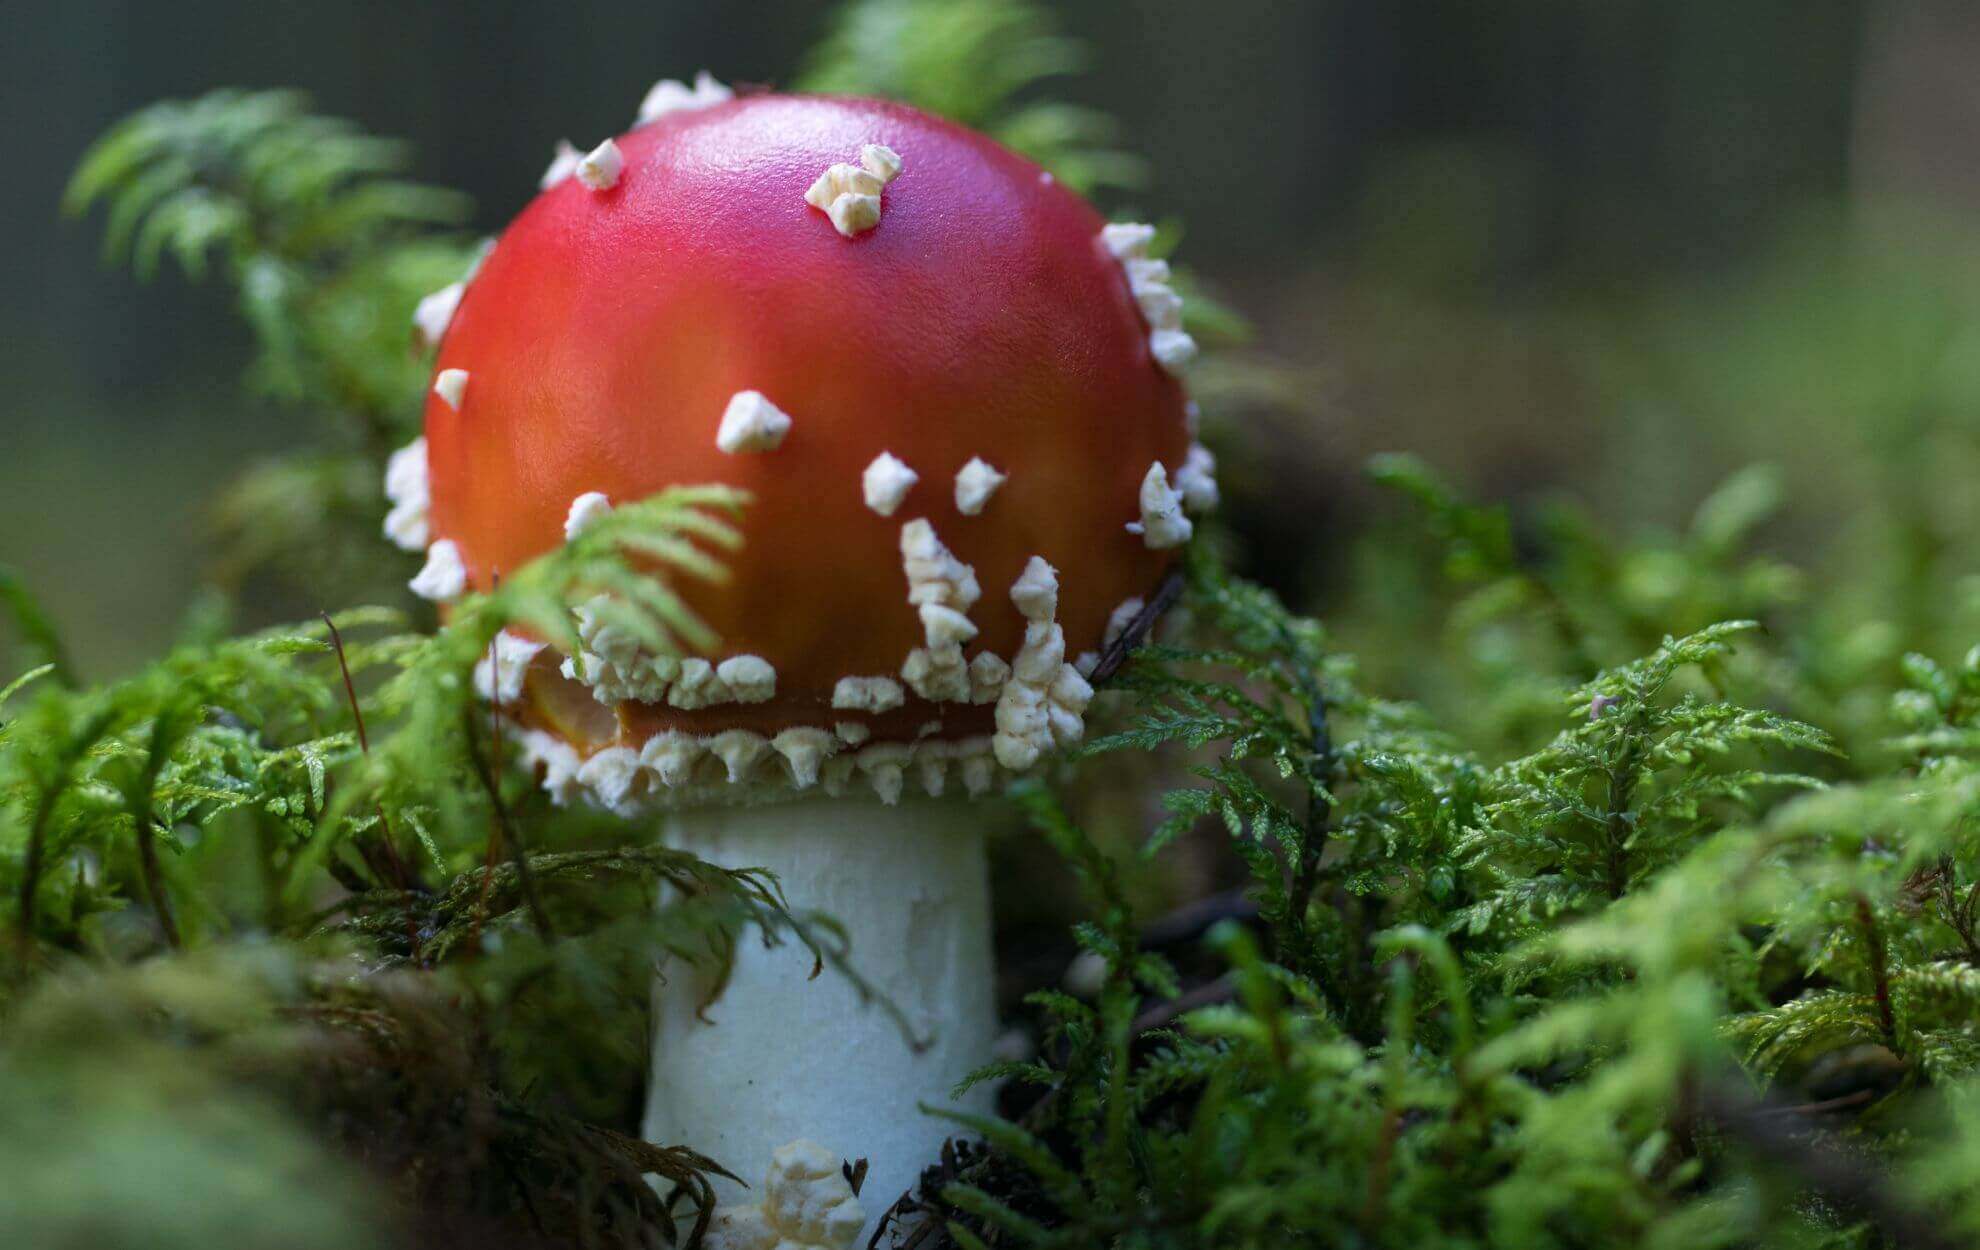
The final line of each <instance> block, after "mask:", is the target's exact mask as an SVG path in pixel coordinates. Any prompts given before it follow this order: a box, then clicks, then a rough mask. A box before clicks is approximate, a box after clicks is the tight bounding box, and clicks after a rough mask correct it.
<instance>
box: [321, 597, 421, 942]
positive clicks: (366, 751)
mask: <svg viewBox="0 0 1980 1250" xmlns="http://www.w3.org/2000/svg"><path fill="white" fill-rule="evenodd" d="M319 615H320V616H322V617H323V624H324V625H325V626H326V627H328V629H329V630H330V646H331V648H332V650H334V651H335V652H336V653H337V669H338V671H339V672H341V673H342V674H343V675H344V697H345V698H347V699H349V700H350V705H351V719H352V720H353V721H354V722H355V723H356V724H357V736H358V753H359V754H361V755H366V756H368V755H370V754H371V737H370V735H369V734H368V733H366V731H365V727H364V708H363V706H362V705H360V704H359V703H358V696H357V683H356V682H354V681H352V680H351V664H350V660H349V658H348V657H346V656H345V654H344V635H343V634H342V632H340V631H339V630H338V628H337V622H335V621H333V620H331V619H330V614H329V613H328V612H323V613H319ZM376 807H377V811H378V831H379V836H378V838H377V839H376V842H378V843H379V844H381V845H383V847H384V849H385V862H386V866H387V868H388V869H389V870H390V880H391V882H392V884H393V886H394V887H395V888H397V889H398V890H399V892H400V893H401V894H410V893H411V892H412V890H413V889H414V887H415V886H417V884H418V882H417V881H416V880H414V878H413V876H412V874H411V873H409V872H408V871H407V870H406V865H405V861H404V860H402V859H400V858H399V849H398V846H397V845H396V843H395V840H394V839H393V837H392V822H391V820H390V819H389V818H387V817H386V815H385V803H384V800H382V799H381V800H379V802H378V803H377V805H376ZM372 842H373V839H369V838H361V839H360V840H359V843H358V853H359V854H360V855H362V856H364V859H365V862H366V864H367V866H370V867H371V869H372V872H373V873H374V874H375V875H381V876H382V875H383V874H379V873H378V869H377V866H376V865H372V864H371V857H370V855H369V854H368V853H367V851H368V848H369V846H370V844H371V843H372ZM419 948H420V940H419V925H418V924H417V923H416V922H415V921H414V920H413V910H412V908H411V907H407V908H406V954H407V957H408V958H410V959H412V960H413V961H414V962H415V963H417V962H418V961H419Z"/></svg>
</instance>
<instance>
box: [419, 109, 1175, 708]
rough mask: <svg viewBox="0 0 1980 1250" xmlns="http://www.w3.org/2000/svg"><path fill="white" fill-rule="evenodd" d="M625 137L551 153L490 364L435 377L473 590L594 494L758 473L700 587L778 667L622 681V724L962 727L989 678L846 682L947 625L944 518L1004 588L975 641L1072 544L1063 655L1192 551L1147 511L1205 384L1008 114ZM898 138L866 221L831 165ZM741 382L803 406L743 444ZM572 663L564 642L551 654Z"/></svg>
mask: <svg viewBox="0 0 1980 1250" xmlns="http://www.w3.org/2000/svg"><path fill="white" fill-rule="evenodd" d="M615 142H616V145H617V149H618V152H619V154H620V156H621V157H622V160H623V167H622V169H621V170H620V171H619V173H618V176H617V179H616V182H615V183H613V185H610V186H609V187H606V188H605V189H596V188H595V187H594V185H593V182H596V181H600V180H596V179H594V180H592V181H591V182H587V181H585V180H582V179H580V178H577V177H572V178H567V179H565V180H564V181H562V182H560V183H557V184H556V185H554V186H552V187H550V189H548V190H547V191H545V192H544V193H543V194H542V195H540V196H538V197H537V199H536V200H535V201H534V202H532V203H531V204H530V205H529V206H528V207H527V208H526V209H524V211H523V212H522V214H521V215H520V216H519V217H518V218H517V219H516V220H515V221H514V222H513V223H512V224H511V225H510V226H509V228H508V230H507V231H506V232H505V233H503V235H502V236H501V238H500V239H499V241H498V242H497V244H496V246H495V247H494V249H493V250H492V252H490V253H489V254H488V255H487V257H486V259H485V260H484V261H483V262H482V264H481V266H480V269H479V271H478V273H477V275H476V276H475V277H474V279H473V281H472V283H471V284H470V285H469V286H468V287H467V290H466V292H465V294H464V296H463V297H462V298H461V299H460V303H459V306H458V309H457V311H455V313H454V315H453V319H452V322H451V324H450V325H449V326H448V328H447V330H446V333H445V337H444V339H443V341H442V344H441V349H440V353H439V359H438V362H437V364H436V370H437V371H438V373H437V376H439V377H442V378H446V377H449V376H454V377H455V378H456V381H458V375H450V374H449V373H448V371H452V370H460V371H465V372H466V374H467V376H468V381H467V384H466V385H465V387H464V388H462V387H458V386H456V387H454V388H453V391H452V394H451V395H450V396H445V395H442V394H440V393H438V390H436V392H435V393H433V394H429V396H428V399H427V406H426V437H427V457H428V466H429V478H430V491H431V529H432V534H433V536H434V538H436V539H445V540H448V541H451V542H452V543H453V544H454V545H455V547H456V548H457V549H458V552H459V554H460V556H461V559H462V563H464V565H465V567H466V573H467V580H468V584H469V585H470V586H472V587H474V588H476V589H482V590H485V589H487V588H488V587H489V586H490V584H491V580H492V579H493V578H494V577H495V576H497V575H498V574H500V573H501V572H502V571H504V570H509V569H514V568H516V567H518V566H520V565H522V564H523V563H525V562H526V561H528V560H529V559H531V558H532V557H534V556H537V555H540V554H542V553H543V552H545V551H547V550H549V549H552V548H554V547H556V546H557V545H558V544H560V543H561V542H563V541H564V525H565V520H566V516H567V513H568V512H569V510H570V508H571V504H572V501H573V500H574V499H575V498H576V497H578V496H580V495H584V494H587V493H589V492H602V493H603V494H604V495H605V496H606V497H607V498H608V499H610V500H612V501H614V502H626V501H631V500H635V499H640V498H644V497H646V496H649V495H652V494H654V493H655V492H657V491H660V490H662V489H664V488H666V487H668V486H673V485H682V484H696V483H707V482H719V483H727V484H730V485H734V486H738V487H742V488H744V489H745V490H747V491H748V492H749V493H750V495H751V496H752V502H751V504H750V505H749V507H748V508H747V509H746V511H745V513H744V516H743V518H742V521H741V530H742V533H743V539H744V542H743V546H742V548H741V549H740V550H739V551H737V552H735V553H733V554H731V555H729V556H728V557H727V559H728V563H729V567H730V570H731V574H732V576H731V577H730V579H729V580H727V581H726V582H724V583H721V584H719V585H718V584H707V583H699V582H693V581H687V582H683V583H682V584H680V585H678V586H677V587H676V589H678V590H679V591H680V592H681V593H682V595H683V596H684V597H685V598H686V599H687V601H688V602H689V603H690V604H691V605H692V606H693V607H694V608H695V609H696V610H697V611H698V612H699V613H700V614H701V616H702V617H703V618H704V619H705V620H706V621H707V622H708V623H709V624H710V625H711V626H712V627H713V628H714V629H715V630H716V631H717V632H718V633H719V634H720V635H721V638H722V643H721V649H720V656H736V655H753V656H759V657H761V658H763V659H764V660H766V661H768V662H769V663H770V664H771V665H772V666H773V667H774V668H775V670H776V693H775V695H774V697H773V698H771V699H770V700H769V701H766V702H758V703H749V704H741V703H727V704H723V705H720V706H715V707H705V708H699V709H694V710H685V709H680V708H676V707H671V706H665V705H649V706H644V707H623V708H621V709H620V710H619V718H618V724H617V726H616V728H609V729H608V732H607V735H606V736H610V737H613V738H615V739H616V740H617V741H619V742H620V743H621V744H629V745H633V746H637V745H638V744H639V742H640V741H641V740H643V738H644V737H645V736H647V735H649V734H651V733H653V732H656V731H658V730H662V729H681V730H684V731H687V732H690V733H695V734H709V733H715V732H719V731H722V730H727V729H733V728H744V729H751V730H755V731H757V732H761V733H764V734H772V733H775V732H777V731H778V730H780V729H786V728H791V727H797V726H822V727H826V728H829V727H830V726H831V725H832V724H833V723H835V722H838V721H844V720H848V719H864V720H866V721H867V722H868V723H869V725H870V726H872V727H873V728H874V729H876V730H877V731H878V733H877V737H879V738H883V739H884V738H887V737H890V736H891V737H895V738H901V739H908V738H913V737H914V736H915V732H916V730H917V729H918V728H919V727H921V726H923V725H924V724H925V723H926V722H929V721H931V720H937V719H939V720H941V721H942V722H943V728H942V730H941V731H940V732H941V735H942V736H943V737H950V738H953V737H957V736H962V735H966V734H979V735H980V734H987V733H989V732H991V730H990V720H991V709H990V708H989V707H987V706H984V705H980V704H975V705H972V704H967V703H948V702H944V703H934V704H931V703H929V702H927V701H924V700H920V699H918V698H917V697H916V696H914V695H913V694H912V693H910V694H909V695H908V698H907V704H906V706H905V707H903V708H902V709H900V710H899V711H896V712H892V713H888V714H886V715H883V716H878V717H875V716H865V717H862V716H860V715H859V714H858V713H851V712H848V711H846V710H844V709H835V708H834V707H833V706H832V698H833V692H834V688H835V686H836V684H837V683H838V682H839V680H840V679H841V678H844V677H848V676H889V677H894V678H896V679H898V677H899V674H900V670H901V667H902V664H903V661H904V658H905V657H907V656H908V655H909V653H910V652H911V651H912V650H913V649H915V648H918V647H922V646H924V645H925V640H924V627H923V623H922V620H921V619H920V617H919V616H918V615H917V611H916V609H915V608H914V607H913V606H910V604H909V603H908V598H907V589H908V587H907V582H906V580H905V577H904V573H903V562H902V553H901V534H902V528H903V525H904V524H905V523H907V522H910V521H913V520H916V519H925V520H927V521H928V522H929V523H930V524H931V525H932V526H933V528H934V531H935V534H936V535H937V536H938V537H939V539H940V541H941V543H942V544H943V545H945V546H946V547H947V549H948V550H949V551H950V552H952V553H953V554H954V555H955V557H956V558H957V559H959V560H960V561H962V562H963V563H964V564H967V565H969V566H971V567H972V568H973V569H974V571H975V575H976V580H977V582H978V584H979V585H980V586H981V588H982V595H981V598H980V600H978V601H977V602H976V603H975V604H974V606H973V607H971V608H970V609H969V610H968V612H967V615H968V617H969V618H970V620H971V622H972V623H973V624H974V625H975V626H976V627H977V629H978V631H979V632H978V633H977V634H976V636H975V638H974V639H973V640H971V641H970V642H968V643H967V644H966V646H965V651H966V652H967V654H969V655H971V656H974V655H976V654H977V653H978V652H981V651H986V650H987V651H990V652H994V653H995V654H997V655H998V656H1000V657H1002V658H1004V659H1005V660H1009V659H1011V658H1012V657H1014V656H1015V655H1016V653H1017V652H1018V650H1019V648H1020V646H1021V644H1022V642H1023V640H1024V637H1025V628H1026V621H1025V619H1024V617H1023V616H1022V615H1020V613H1019V611H1018V610H1017V608H1016V607H1014V606H1013V605H1012V603H1011V600H1010V598H1009V595H1008V589H1009V587H1010V586H1011V584H1012V582H1013V581H1014V580H1015V579H1017V578H1018V576H1019V574H1020V573H1021V572H1022V571H1023V570H1024V569H1025V567H1026V564H1027V562H1028V561H1029V560H1030V559H1031V558H1032V557H1034V556H1038V557H1042V558H1043V559H1044V560H1046V561H1047V562H1049V563H1050V564H1051V565H1053V566H1054V567H1055V568H1056V569H1057V570H1058V574H1059V584H1060V597H1059V602H1058V609H1057V621H1058V623H1059V624H1060V625H1061V626H1062V627H1063V629H1064V631H1065V638H1066V651H1067V655H1068V658H1070V657H1071V656H1072V655H1074V654H1077V653H1078V652H1081V651H1085V650H1090V649H1097V648H1099V647H1100V646H1101V643H1102V636H1103V631H1104V630H1105V628H1106V625H1107V622H1108V618H1109V616H1110V614H1112V613H1113V612H1114V611H1115V609H1116V608H1117V606H1119V605H1120V604H1121V603H1122V602H1123V601H1124V600H1127V599H1129V598H1131V597H1134V596H1141V595H1146V594H1148V593H1149V592H1150V591H1151V590H1152V589H1153V588H1154V587H1155V586H1156V585H1157V583H1159V581H1160V580H1161V579H1162V577H1163V575H1164V573H1165V572H1166V571H1167V570H1168V568H1169V567H1170V565H1171V562H1172V559H1173V556H1174V552H1173V551H1170V550H1156V549H1152V548H1151V546H1150V545H1149V544H1148V543H1147V542H1145V541H1144V538H1143V537H1141V536H1139V535H1138V534H1137V533H1135V532H1131V530H1130V528H1129V525H1130V523H1133V522H1136V521H1138V519H1139V518H1140V517H1141V510H1140V505H1139V502H1138V501H1139V498H1140V495H1141V492H1142V488H1143V484H1144V478H1145V477H1146V476H1147V475H1148V474H1149V472H1150V466H1151V464H1155V463H1160V464H1161V465H1163V466H1165V467H1166V472H1167V474H1168V475H1169V476H1170V477H1174V476H1175V475H1177V473H1178V472H1179V471H1180V470H1181V468H1182V466H1183V465H1184V462H1185V457H1186V455H1187V454H1188V451H1189V448H1190V436H1189V433H1188V422H1187V420H1186V417H1185V404H1186V397H1185V394H1184V392H1183V388H1182V387H1181V385H1180V384H1179V383H1178V382H1177V380H1176V379H1175V378H1174V377H1172V376H1171V375H1170V374H1169V373H1168V372H1167V371H1166V370H1165V369H1164V368H1163V366H1162V365H1161V363H1160V362H1158V361H1157V360H1156V359H1154V358H1153V356H1152V355H1151V349H1150V332H1149V327H1148V325H1147V324H1146V323H1145V321H1144V317H1143V313H1142V311H1141V310H1139V309H1138V308H1137V304H1136V295H1137V291H1136V289H1133V288H1131V285H1130V282H1129V278H1128V276H1127V275H1126V273H1124V271H1123V268H1122V265H1121V263H1120V261H1118V260H1117V259H1116V258H1115V255H1114V254H1113V253H1112V252H1111V251H1110V250H1109V248H1108V247H1107V246H1106V245H1105V243H1104V242H1103V240H1102V238H1101V231H1102V228H1103V226H1104V225H1105V222H1104V221H1103V219H1102V218H1101V217H1100V216H1099V215H1098V214H1097V213H1096V212H1095V211H1094V210H1093V209H1092V208H1091V207H1090V206H1089V205H1088V204H1087V203H1086V202H1085V201H1084V200H1082V199H1080V198H1079V197H1078V196H1076V195H1074V194H1073V193H1072V192H1070V191H1068V190H1067V189H1066V188H1064V187H1063V186H1060V185H1059V184H1058V183H1056V182H1055V181H1054V180H1053V178H1052V177H1051V175H1050V174H1048V173H1046V172H1045V171H1043V170H1042V169H1040V168H1039V167H1038V166H1037V165H1035V164H1033V163H1032V162H1030V161H1027V160H1025V159H1024V158H1022V157H1019V156H1017V155H1015V154H1013V153H1011V152H1009V151H1007V150H1005V149H1004V148H1002V147H1000V146H998V145H997V144H996V143H994V142H992V141H991V140H989V139H987V138H985V137H984V136H982V135H979V134H976V133H974V132H972V131H969V130H967V129H964V128H963V127H960V126H956V125H953V124H951V123H949V122H946V121H942V120H940V119H938V118H934V117H930V116H928V115H927V114H924V113H920V112H917V111H915V110H913V109H910V108H906V107H902V106H900V105H897V104H889V103H882V102H878V101H872V100H858V99H840V98H827V97H811V96H784V95H758V96H753V97H747V98H741V99H735V100H732V101H729V102H726V103H721V104H717V105H714V106H712V107H707V108H700V109H693V110H688V111H681V112H676V113H671V114H668V115H666V116H664V117H661V118H660V119H658V120H656V121H654V122H652V123H650V124H647V125H643V126H640V127H638V128H636V129H635V130H633V131H631V132H630V133H628V134H625V135H622V136H620V137H619V138H618V139H617V140H616V141H615ZM871 144H879V145H884V146H885V147H887V148H890V149H892V150H893V152H895V153H898V154H899V157H900V160H901V162H902V169H901V171H900V172H899V173H898V175H897V176H896V177H894V178H893V179H892V180H891V181H890V182H888V183H887V184H886V185H885V190H884V193H883V194H882V196H881V215H880V220H879V222H878V224H877V225H873V226H872V227H871V228H869V229H865V230H863V231H861V232H859V233H857V234H854V235H850V236H848V235H845V234H842V233H841V231H840V230H839V229H838V228H837V227H836V226H835V224H834V221H833V220H832V219H831V217H830V216H829V215H828V213H826V212H824V211H820V209H819V208H817V207H814V206H813V205H812V204H810V203H807V201H806V191H807V189H808V188H810V187H811V186H812V184H813V183H814V181H815V180H817V179H818V178H819V176H820V175H821V174H822V173H824V172H825V171H826V170H827V169H828V167H830V166H832V165H835V164H849V165H857V163H858V162H859V160H860V158H861V152H862V149H863V148H864V147H866V145H871ZM742 392H758V393H760V394H761V395H762V396H763V397H765V398H767V400H768V401H769V402H770V404H772V405H774V406H775V408H776V409H777V410H779V411H781V412H782V413H785V414H788V415H789V417H790V422H791V424H790V426H789V429H788V431H787V433H785V435H784V437H783V438H782V440H781V442H780V443H778V444H777V445H776V446H775V447H774V448H773V449H769V450H756V451H741V452H730V451H724V450H722V449H721V448H719V447H718V446H717V442H716V433H717V429H718V426H719V425H720V423H721V420H722V417H723V415H724V412H725V410H727V408H728V407H729V405H730V403H731V401H732V400H733V399H734V398H735V397H736V396H737V395H738V394H739V393H742ZM882 453H888V454H891V455H892V456H894V457H896V458H898V459H899V460H900V461H902V462H904V463H905V464H906V465H907V466H908V467H909V468H910V469H912V470H913V472H914V473H915V474H916V475H917V477H918V480H917V481H916V483H915V484H914V486H913V487H912V489H911V490H910V491H909V492H908V493H907V494H906V496H905V498H904V499H903V500H902V502H901V503H900V505H899V507H898V508H897V509H895V510H894V511H893V512H892V514H891V515H886V516H883V515H880V514H879V513H878V512H877V511H876V510H875V509H874V508H872V507H870V506H869V505H868V502H867V500H866V498H865V497H864V495H863V492H862V474H863V473H864V472H865V471H866V470H867V468H868V466H869V465H870V464H871V463H872V462H873V461H874V460H875V458H876V457H878V456H880V455H881V454H882ZM974 458H981V459H982V460H984V461H986V462H987V463H988V464H989V465H991V466H993V467H994V468H995V469H996V470H997V471H998V472H1000V473H1002V474H1004V475H1006V477H1007V480H1005V481H1004V482H1002V484H1001V485H1000V487H999V488H998V489H997V490H996V492H995V494H994V495H993V496H992V497H991V498H990V499H989V501H988V503H987V504H986V505H985V506H983V507H982V508H981V510H980V511H979V512H977V513H976V514H975V515H966V514H965V513H964V512H962V511H960V510H959V509H958V506H957V500H956V485H955V479H956V475H957V473H958V471H960V470H962V469H963V467H964V466H965V465H966V464H967V463H969V462H970V461H971V460H972V459H974ZM720 656H717V657H713V658H720ZM548 676H549V673H548V666H547V665H539V666H538V668H537V669H536V670H535V671H534V673H533V675H532V678H531V680H532V685H533V686H534V685H535V684H536V683H537V681H538V679H539V678H545V677H548ZM538 702H539V705H540V706H554V705H555V704H556V702H557V699H556V696H554V695H552V696H551V697H550V698H549V699H548V700H547V703H546V701H545V700H542V699H539V700H538ZM597 732H598V731H597V730H596V729H595V728H594V729H593V730H591V731H587V734H586V735H585V736H593V735H596V734H597ZM599 744H600V743H599V742H598V741H597V740H596V738H595V737H594V740H593V741H592V742H590V743H588V744H581V745H592V746H595V745H599Z"/></svg>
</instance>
